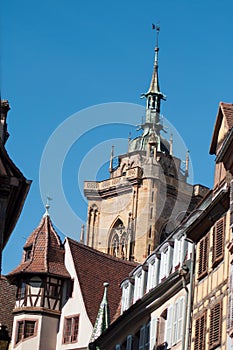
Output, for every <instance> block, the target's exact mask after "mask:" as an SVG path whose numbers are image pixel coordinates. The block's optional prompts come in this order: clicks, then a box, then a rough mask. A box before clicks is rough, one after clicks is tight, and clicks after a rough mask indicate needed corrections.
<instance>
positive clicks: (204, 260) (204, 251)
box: [198, 233, 209, 279]
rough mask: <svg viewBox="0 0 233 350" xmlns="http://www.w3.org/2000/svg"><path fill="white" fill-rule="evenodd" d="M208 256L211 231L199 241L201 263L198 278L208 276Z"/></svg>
mask: <svg viewBox="0 0 233 350" xmlns="http://www.w3.org/2000/svg"><path fill="white" fill-rule="evenodd" d="M208 256H209V233H207V234H206V235H205V237H203V238H202V239H201V240H200V243H199V265H198V278H199V279H200V278H202V277H204V276H206V274H207V273H208Z"/></svg>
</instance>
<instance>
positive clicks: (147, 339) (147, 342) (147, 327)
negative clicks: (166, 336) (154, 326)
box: [144, 322, 150, 350]
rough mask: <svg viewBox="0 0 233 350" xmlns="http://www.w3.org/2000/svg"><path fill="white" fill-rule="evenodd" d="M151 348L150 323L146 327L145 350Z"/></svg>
mask: <svg viewBox="0 0 233 350" xmlns="http://www.w3.org/2000/svg"><path fill="white" fill-rule="evenodd" d="M149 346H150V322H149V323H147V325H146V327H145V340H144V350H149Z"/></svg>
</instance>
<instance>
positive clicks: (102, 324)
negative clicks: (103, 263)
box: [90, 282, 110, 342]
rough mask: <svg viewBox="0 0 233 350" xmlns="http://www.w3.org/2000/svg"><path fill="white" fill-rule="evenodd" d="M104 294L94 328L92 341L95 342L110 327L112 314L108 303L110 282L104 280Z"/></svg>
mask: <svg viewBox="0 0 233 350" xmlns="http://www.w3.org/2000/svg"><path fill="white" fill-rule="evenodd" d="M103 285H104V295H103V299H102V301H101V304H100V308H99V311H98V314H97V317H96V321H95V325H94V328H93V332H92V336H91V339H90V342H93V341H94V340H95V339H97V338H98V337H99V336H100V335H101V334H102V333H103V331H105V329H107V328H108V326H109V324H110V314H109V305H108V296H107V294H108V286H109V283H108V282H104V284H103Z"/></svg>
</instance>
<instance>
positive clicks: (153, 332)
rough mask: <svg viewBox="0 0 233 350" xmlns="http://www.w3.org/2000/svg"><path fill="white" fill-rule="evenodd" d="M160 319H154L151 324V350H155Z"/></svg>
mask: <svg viewBox="0 0 233 350" xmlns="http://www.w3.org/2000/svg"><path fill="white" fill-rule="evenodd" d="M157 327H158V319H157V318H153V319H152V320H151V323H150V350H155V347H156V337H157Z"/></svg>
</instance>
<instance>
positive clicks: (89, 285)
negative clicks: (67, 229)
mask: <svg viewBox="0 0 233 350" xmlns="http://www.w3.org/2000/svg"><path fill="white" fill-rule="evenodd" d="M67 241H68V243H69V246H70V250H71V254H72V257H73V261H74V266H75V269H76V273H77V276H78V280H79V283H80V287H81V291H82V295H83V299H84V303H85V306H86V310H87V314H88V316H89V318H90V321H91V323H92V324H93V325H94V323H95V320H96V317H97V314H98V310H99V306H100V303H101V300H102V297H103V288H104V287H103V283H104V282H108V283H109V287H108V302H109V308H110V322H112V321H113V318H114V316H115V314H116V312H117V309H118V307H119V303H120V299H121V289H120V283H121V281H122V280H123V279H124V278H125V277H126V276H128V274H129V273H130V272H131V271H132V270H133V269H134V268H135V266H137V264H136V263H133V262H129V261H125V260H121V259H118V258H115V257H113V256H111V255H108V254H105V253H102V252H99V251H98V250H95V249H92V248H90V247H87V246H85V245H84V244H81V243H78V242H76V241H74V240H72V239H71V238H67Z"/></svg>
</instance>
